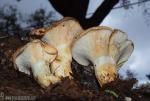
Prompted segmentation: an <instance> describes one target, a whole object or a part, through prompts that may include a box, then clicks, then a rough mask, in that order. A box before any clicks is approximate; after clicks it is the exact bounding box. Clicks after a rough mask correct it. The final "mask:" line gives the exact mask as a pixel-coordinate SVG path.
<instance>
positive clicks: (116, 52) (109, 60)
mask: <svg viewBox="0 0 150 101" xmlns="http://www.w3.org/2000/svg"><path fill="white" fill-rule="evenodd" d="M81 35H82V36H81V37H80V38H79V39H78V40H77V41H76V42H75V43H74V46H73V49H72V53H73V58H74V59H75V60H76V61H77V62H78V63H79V64H81V65H85V66H87V65H88V64H89V63H90V62H92V63H93V65H94V70H95V75H96V78H97V80H98V82H99V84H100V85H101V86H102V85H104V84H106V83H109V82H111V81H114V80H115V78H116V77H117V71H118V70H119V68H120V67H121V66H122V65H123V63H124V62H126V61H127V60H128V58H129V57H130V55H131V53H132V51H133V43H132V41H130V40H128V38H127V35H126V34H125V33H124V32H122V31H120V30H112V29H111V28H109V27H104V26H101V27H93V28H90V29H88V30H86V31H84V32H83V33H82V34H81Z"/></svg>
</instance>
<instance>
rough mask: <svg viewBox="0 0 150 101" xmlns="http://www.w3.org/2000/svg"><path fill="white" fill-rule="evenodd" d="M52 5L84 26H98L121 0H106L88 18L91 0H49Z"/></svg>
mask: <svg viewBox="0 0 150 101" xmlns="http://www.w3.org/2000/svg"><path fill="white" fill-rule="evenodd" d="M49 2H50V3H51V4H52V6H53V7H54V8H55V9H56V11H58V12H59V13H60V14H62V15H63V16H70V17H74V18H76V19H77V20H78V21H79V22H80V24H81V25H82V26H83V28H85V29H86V28H89V27H93V26H98V25H99V24H100V23H101V22H102V21H103V20H104V18H105V17H106V16H107V15H108V14H109V12H110V11H111V10H112V8H113V7H114V6H115V5H116V4H117V3H118V2H119V0H104V1H103V2H102V4H101V5H100V6H99V7H98V8H97V10H96V11H95V13H94V14H93V15H92V17H90V18H88V19H86V12H87V8H88V4H89V0H49Z"/></svg>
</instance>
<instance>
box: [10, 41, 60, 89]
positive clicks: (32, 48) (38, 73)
mask: <svg viewBox="0 0 150 101" xmlns="http://www.w3.org/2000/svg"><path fill="white" fill-rule="evenodd" d="M56 56H57V50H56V49H55V48H54V47H53V46H51V45H48V44H46V43H44V42H42V41H40V40H33V41H32V42H29V43H27V44H26V45H25V46H23V47H22V48H20V49H18V50H17V51H16V52H15V53H14V55H13V62H14V65H15V69H17V70H19V71H20V72H24V73H26V74H28V75H30V74H31V72H32V73H33V76H34V78H35V79H36V80H37V82H38V83H39V84H40V85H41V86H42V87H43V88H45V87H47V86H48V85H49V84H51V83H55V82H58V81H59V78H57V77H55V76H53V75H52V73H51V72H50V68H49V65H50V63H51V62H53V61H54V60H55V58H56ZM30 70H31V71H30Z"/></svg>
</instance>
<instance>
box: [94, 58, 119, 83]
mask: <svg viewBox="0 0 150 101" xmlns="http://www.w3.org/2000/svg"><path fill="white" fill-rule="evenodd" d="M93 63H94V68H95V75H96V78H97V80H98V82H99V84H100V85H101V86H103V85H104V84H107V83H109V82H111V81H114V80H115V79H116V75H117V70H116V68H115V66H116V63H115V61H114V60H113V58H112V57H110V56H101V57H99V58H98V59H96V60H95V61H94V62H93Z"/></svg>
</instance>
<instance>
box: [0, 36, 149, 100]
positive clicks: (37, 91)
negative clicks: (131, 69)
mask: <svg viewBox="0 0 150 101" xmlns="http://www.w3.org/2000/svg"><path fill="white" fill-rule="evenodd" d="M26 42H27V41H21V40H19V39H18V38H14V37H8V38H2V39H0V101H5V100H6V101H21V100H22V101H23V100H24V101H26V100H30V101H31V100H36V101H130V100H125V98H126V99H127V98H128V99H130V98H131V99H132V101H150V88H138V89H132V88H133V85H134V84H135V83H136V82H137V80H136V79H134V78H132V79H128V80H122V79H119V78H118V79H117V80H116V81H114V82H111V83H109V84H107V85H105V86H103V87H99V86H98V84H97V81H96V79H95V77H94V74H93V73H92V72H89V71H88V70H84V69H83V68H84V67H83V68H82V67H81V66H79V65H78V64H77V63H76V62H75V61H74V62H73V63H72V70H73V77H74V79H73V80H70V79H68V78H63V79H62V82H61V83H57V84H54V85H50V86H49V87H48V88H47V89H42V88H41V87H40V86H39V85H38V84H37V83H36V81H35V80H34V79H33V78H32V77H29V76H28V75H26V74H24V73H20V72H18V71H16V70H14V68H13V63H12V58H11V57H12V54H13V53H14V52H15V50H16V49H17V48H18V47H21V46H22V45H24V44H25V43H26ZM89 67H90V66H89ZM87 68H88V67H87Z"/></svg>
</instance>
